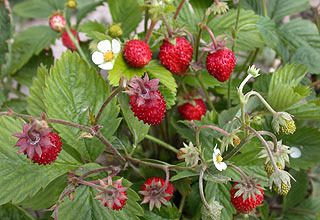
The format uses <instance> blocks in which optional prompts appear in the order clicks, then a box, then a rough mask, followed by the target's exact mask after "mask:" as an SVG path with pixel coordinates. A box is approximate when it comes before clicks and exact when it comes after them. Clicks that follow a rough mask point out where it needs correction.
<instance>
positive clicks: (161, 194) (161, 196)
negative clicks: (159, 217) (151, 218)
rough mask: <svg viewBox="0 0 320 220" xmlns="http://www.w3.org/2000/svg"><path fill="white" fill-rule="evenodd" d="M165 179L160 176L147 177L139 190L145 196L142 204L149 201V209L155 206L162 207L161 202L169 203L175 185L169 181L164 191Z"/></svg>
mask: <svg viewBox="0 0 320 220" xmlns="http://www.w3.org/2000/svg"><path fill="white" fill-rule="evenodd" d="M165 182H166V181H165V180H164V179H162V178H159V177H151V178H149V179H147V180H146V181H145V182H144V184H143V185H142V187H141V191H140V192H139V193H140V194H142V196H143V201H142V204H145V203H149V209H150V210H152V209H153V207H154V206H156V207H157V208H158V209H160V207H161V204H164V205H168V204H169V203H168V202H167V201H169V200H170V199H171V197H172V195H173V191H174V188H173V185H172V183H170V182H168V185H167V187H166V189H165V190H164V191H162V188H163V187H164V185H165Z"/></svg>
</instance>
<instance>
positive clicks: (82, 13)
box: [77, 0, 103, 25]
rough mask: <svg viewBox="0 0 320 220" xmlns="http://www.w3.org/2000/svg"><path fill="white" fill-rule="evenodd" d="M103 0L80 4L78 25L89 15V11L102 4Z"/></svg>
mask: <svg viewBox="0 0 320 220" xmlns="http://www.w3.org/2000/svg"><path fill="white" fill-rule="evenodd" d="M102 4H103V1H102V0H101V1H85V2H84V4H78V7H77V9H78V13H77V25H78V24H80V22H81V20H82V19H83V18H85V17H86V16H87V14H88V13H90V12H92V11H94V10H95V9H96V7H98V6H99V5H102Z"/></svg>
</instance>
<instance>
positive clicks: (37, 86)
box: [27, 65, 49, 116]
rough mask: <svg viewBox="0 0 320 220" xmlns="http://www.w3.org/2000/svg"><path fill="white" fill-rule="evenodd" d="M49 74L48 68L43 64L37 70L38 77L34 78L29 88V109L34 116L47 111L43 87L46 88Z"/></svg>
mask: <svg viewBox="0 0 320 220" xmlns="http://www.w3.org/2000/svg"><path fill="white" fill-rule="evenodd" d="M48 76H49V73H48V70H47V69H46V67H45V66H43V65H41V66H40V67H39V68H38V70H37V77H36V78H34V79H33V82H32V86H31V87H30V88H29V93H30V94H29V96H28V97H27V102H28V108H27V111H28V113H29V114H31V115H33V116H40V115H41V112H46V107H45V105H44V99H45V97H44V94H43V89H44V88H45V78H46V77H48Z"/></svg>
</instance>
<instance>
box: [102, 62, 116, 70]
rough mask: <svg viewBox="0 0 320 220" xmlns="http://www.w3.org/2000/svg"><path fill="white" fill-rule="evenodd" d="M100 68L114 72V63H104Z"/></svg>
mask: <svg viewBox="0 0 320 220" xmlns="http://www.w3.org/2000/svg"><path fill="white" fill-rule="evenodd" d="M99 68H101V69H103V70H112V68H113V63H112V62H107V63H104V64H100V65H99Z"/></svg>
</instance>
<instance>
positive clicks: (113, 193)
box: [95, 177, 128, 210]
mask: <svg viewBox="0 0 320 220" xmlns="http://www.w3.org/2000/svg"><path fill="white" fill-rule="evenodd" d="M100 185H101V186H102V187H103V188H104V191H101V190H98V191H99V193H98V195H97V196H96V197H95V199H96V200H101V201H102V202H101V204H100V206H102V205H104V206H105V207H108V208H109V209H112V210H121V209H122V208H123V207H124V206H125V204H126V201H127V199H128V198H127V192H126V190H127V189H128V188H127V187H123V186H122V178H121V179H118V180H115V181H112V179H111V178H110V177H108V178H107V181H103V180H100Z"/></svg>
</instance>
